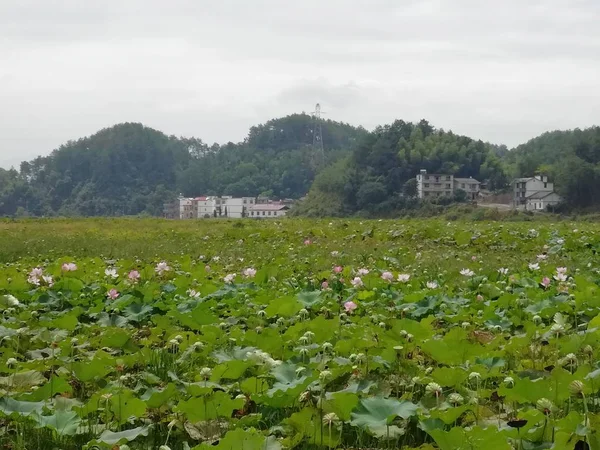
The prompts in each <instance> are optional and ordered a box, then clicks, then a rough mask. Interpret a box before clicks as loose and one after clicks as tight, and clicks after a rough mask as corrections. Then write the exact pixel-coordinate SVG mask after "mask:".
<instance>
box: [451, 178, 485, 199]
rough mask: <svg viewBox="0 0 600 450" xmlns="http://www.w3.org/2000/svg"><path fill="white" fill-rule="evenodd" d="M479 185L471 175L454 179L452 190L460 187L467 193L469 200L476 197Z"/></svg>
mask: <svg viewBox="0 0 600 450" xmlns="http://www.w3.org/2000/svg"><path fill="white" fill-rule="evenodd" d="M480 185H481V183H480V182H479V181H477V180H476V179H475V178H472V177H470V178H455V179H454V191H455V192H456V191H457V190H458V189H462V190H463V191H465V192H466V193H467V198H468V199H469V200H475V199H477V196H478V195H479V187H480Z"/></svg>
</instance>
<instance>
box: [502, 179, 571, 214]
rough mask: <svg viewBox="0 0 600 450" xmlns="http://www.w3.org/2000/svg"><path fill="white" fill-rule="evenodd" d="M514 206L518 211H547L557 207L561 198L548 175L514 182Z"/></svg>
mask: <svg viewBox="0 0 600 450" xmlns="http://www.w3.org/2000/svg"><path fill="white" fill-rule="evenodd" d="M512 185H513V206H514V207H515V208H517V209H526V210H545V209H546V208H547V207H548V206H553V205H557V204H558V203H560V201H561V198H560V196H559V195H558V194H556V193H555V192H554V183H551V182H550V181H548V177H547V176H546V175H535V176H533V177H525V178H517V179H515V180H513V182H512Z"/></svg>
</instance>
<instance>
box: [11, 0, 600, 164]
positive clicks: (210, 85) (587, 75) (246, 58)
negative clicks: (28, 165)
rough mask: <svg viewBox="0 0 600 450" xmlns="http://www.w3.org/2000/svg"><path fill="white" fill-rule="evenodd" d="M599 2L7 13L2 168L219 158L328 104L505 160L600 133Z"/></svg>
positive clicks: (45, 7) (204, 5) (377, 2)
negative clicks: (148, 143) (87, 149)
mask: <svg viewBox="0 0 600 450" xmlns="http://www.w3.org/2000/svg"><path fill="white" fill-rule="evenodd" d="M599 20H600V3H598V2H595V1H593V0H579V1H562V0H560V1H559V0H550V1H537V2H530V3H527V4H522V3H521V2H517V1H516V0H508V1H506V2H502V3H499V4H494V5H482V4H481V2H476V1H474V0H457V1H450V0H432V1H407V2H402V5H398V2H396V1H393V0H374V1H367V0H353V1H342V0H329V1H327V2H317V1H316V0H309V1H306V2H303V3H302V4H291V3H290V4H283V2H279V1H276V0H255V1H253V2H245V3H240V2H236V1H234V0H220V1H208V0H205V1H196V2H194V1H187V0H186V1H184V0H179V1H173V2H171V3H169V5H168V7H167V6H166V4H164V3H163V2H159V1H157V0H150V1H145V2H142V1H141V0H131V1H128V2H116V1H112V0H111V1H107V2H103V3H102V4H99V3H85V4H83V3H81V2H78V1H76V0H65V1H42V0H27V1H17V0H6V1H4V2H2V3H1V4H0V27H1V28H0V50H1V51H0V99H1V100H2V101H0V116H1V118H2V120H1V121H0V139H1V140H0V167H6V168H8V167H10V166H11V165H14V166H15V167H18V165H19V163H20V162H21V161H22V160H30V159H32V158H34V157H36V156H38V155H47V154H48V153H49V152H51V151H52V150H53V149H55V148H57V147H58V146H60V145H61V144H63V143H65V142H67V141H68V140H72V139H78V138H80V137H84V136H89V135H91V134H93V133H95V132H97V131H98V130H100V129H102V128H106V127H110V126H112V125H115V124H117V123H121V122H141V123H143V124H144V125H146V126H149V127H152V128H155V129H157V130H160V131H162V132H164V133H166V134H168V135H172V134H173V135H177V136H194V137H198V138H201V139H202V140H204V141H205V142H207V143H209V144H211V143H213V142H218V143H225V142H227V141H234V142H238V141H241V140H242V139H243V138H244V137H245V136H246V134H247V132H248V129H249V128H250V127H251V126H252V125H257V124H259V123H264V122H265V121H267V120H269V119H272V118H277V117H281V116H285V115H288V114H292V113H300V112H302V111H304V112H307V113H309V112H310V111H312V110H313V108H314V105H315V103H317V102H319V103H321V105H322V106H323V110H324V111H326V112H327V114H326V115H325V117H326V118H329V119H332V120H336V121H343V122H347V123H350V124H352V125H362V126H364V127H365V128H367V129H372V128H373V127H375V126H377V125H383V124H386V123H391V122H392V121H393V120H395V119H403V120H406V121H418V120H420V119H422V118H425V119H427V120H428V121H429V122H430V123H431V124H432V125H434V126H435V127H437V128H443V129H446V130H450V129H451V130H453V131H454V132H455V133H457V134H463V135H467V136H470V137H472V138H474V139H481V140H483V141H488V142H492V143H494V144H505V145H507V146H508V147H509V148H512V147H514V146H515V145H518V144H520V143H523V142H526V141H527V140H529V139H531V138H533V137H535V136H537V135H539V134H541V133H543V132H545V131H552V130H556V129H572V128H587V127H589V126H592V125H598V124H599V121H598V119H597V117H598V116H599V115H600V92H598V89H597V79H598V75H599V74H600V29H598V27H597V26H596V23H598V21H599Z"/></svg>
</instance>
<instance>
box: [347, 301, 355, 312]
mask: <svg viewBox="0 0 600 450" xmlns="http://www.w3.org/2000/svg"><path fill="white" fill-rule="evenodd" d="M356 308H358V306H357V305H356V303H354V302H353V301H349V302H346V303H344V309H345V310H346V312H347V313H351V312H352V311H354V310H355V309H356Z"/></svg>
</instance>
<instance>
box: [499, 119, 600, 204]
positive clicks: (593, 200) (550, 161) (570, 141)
mask: <svg viewBox="0 0 600 450" xmlns="http://www.w3.org/2000/svg"><path fill="white" fill-rule="evenodd" d="M506 161H507V165H508V166H509V169H510V171H511V172H512V173H513V174H514V175H515V176H530V175H532V174H537V173H544V174H547V175H549V176H550V177H551V179H552V181H554V182H555V183H556V189H557V191H558V192H559V193H560V194H561V195H562V196H563V197H564V199H565V204H566V205H568V206H569V207H575V208H589V207H598V206H600V127H592V128H588V129H586V130H580V129H575V130H569V131H553V132H550V133H544V134H542V135H541V136H538V137H536V138H535V139H532V140H530V141H529V142H527V143H526V144H523V145H520V146H518V147H517V148H516V149H515V150H513V151H512V152H510V153H509V154H508V155H507V160H506Z"/></svg>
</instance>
